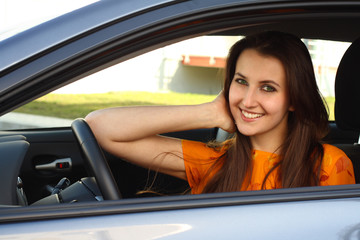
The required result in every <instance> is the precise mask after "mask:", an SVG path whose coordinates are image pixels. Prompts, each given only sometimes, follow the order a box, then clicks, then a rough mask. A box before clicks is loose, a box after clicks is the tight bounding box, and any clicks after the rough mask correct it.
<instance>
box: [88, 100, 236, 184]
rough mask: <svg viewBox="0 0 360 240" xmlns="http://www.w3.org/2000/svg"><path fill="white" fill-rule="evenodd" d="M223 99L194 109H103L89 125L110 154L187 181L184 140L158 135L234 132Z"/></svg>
mask: <svg viewBox="0 0 360 240" xmlns="http://www.w3.org/2000/svg"><path fill="white" fill-rule="evenodd" d="M221 98H223V97H222V94H221V95H219V97H218V98H217V99H216V100H214V101H213V102H211V103H205V104H200V105H190V106H144V107H118V108H109V109H102V110H98V111H95V112H92V113H90V114H89V115H88V116H87V117H86V121H87V122H88V124H89V125H90V127H91V129H92V131H93V132H94V134H95V136H96V138H97V140H98V142H99V144H100V145H101V146H102V147H103V148H104V149H105V150H106V151H108V152H110V153H112V154H114V155H116V156H118V157H120V158H123V159H125V160H127V161H129V162H132V163H134V164H137V165H139V166H142V167H145V168H150V169H153V170H157V171H160V172H163V173H166V174H169V175H173V176H176V177H179V178H182V179H186V174H185V166H184V161H183V158H182V146H181V140H180V139H174V138H168V137H162V136H159V135H158V134H161V133H167V132H176V131H183V130H191V129H198V128H213V127H222V128H224V130H227V131H232V128H233V126H232V120H231V123H229V116H228V113H227V110H226V109H222V108H223V106H222V105H223V104H224V103H223V99H221ZM224 111H225V112H224ZM221 112H223V113H221ZM224 113H226V114H224ZM226 125H228V126H226ZM225 126H226V127H225Z"/></svg>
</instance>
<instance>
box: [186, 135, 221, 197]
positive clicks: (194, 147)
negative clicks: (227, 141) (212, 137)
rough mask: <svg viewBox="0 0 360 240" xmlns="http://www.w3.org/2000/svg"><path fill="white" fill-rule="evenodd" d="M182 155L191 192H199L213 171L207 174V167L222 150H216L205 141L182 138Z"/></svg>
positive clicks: (209, 166)
mask: <svg viewBox="0 0 360 240" xmlns="http://www.w3.org/2000/svg"><path fill="white" fill-rule="evenodd" d="M182 149H183V157H184V164H185V171H186V177H187V181H188V183H189V186H190V187H191V190H192V193H193V194H199V193H201V192H202V190H203V189H204V187H205V185H206V183H207V182H208V180H209V179H210V178H211V177H212V176H213V175H214V173H215V172H214V171H216V169H215V170H214V171H213V172H212V173H211V174H208V171H209V169H210V168H211V167H212V165H213V164H214V163H215V162H216V160H217V159H219V158H220V157H221V155H223V154H224V151H217V150H215V149H213V148H210V147H208V146H207V145H206V144H205V143H202V142H196V141H189V140H182Z"/></svg>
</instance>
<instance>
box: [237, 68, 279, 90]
mask: <svg viewBox="0 0 360 240" xmlns="http://www.w3.org/2000/svg"><path fill="white" fill-rule="evenodd" d="M235 75H237V76H239V77H241V78H245V79H246V78H247V77H246V76H245V75H244V74H241V73H240V72H236V73H235ZM260 83H262V84H268V83H271V84H274V85H276V86H278V87H279V88H280V85H279V84H278V83H277V82H275V81H273V80H263V81H260Z"/></svg>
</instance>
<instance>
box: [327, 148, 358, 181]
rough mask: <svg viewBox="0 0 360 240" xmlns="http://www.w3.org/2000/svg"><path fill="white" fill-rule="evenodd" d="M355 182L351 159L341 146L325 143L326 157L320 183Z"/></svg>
mask: <svg viewBox="0 0 360 240" xmlns="http://www.w3.org/2000/svg"><path fill="white" fill-rule="evenodd" d="M343 184H355V175H354V168H353V165H352V162H351V160H350V159H349V158H348V157H347V156H346V154H345V153H344V152H343V151H342V150H340V149H339V148H337V147H335V146H332V145H329V144H324V159H323V163H322V168H321V174H320V185H321V186H328V185H343Z"/></svg>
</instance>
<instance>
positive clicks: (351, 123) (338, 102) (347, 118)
mask: <svg viewBox="0 0 360 240" xmlns="http://www.w3.org/2000/svg"><path fill="white" fill-rule="evenodd" d="M359 72H360V38H358V39H357V40H355V41H354V42H353V43H352V44H351V45H350V47H349V48H348V49H347V50H346V52H345V54H344V56H343V57H342V59H341V62H340V64H339V67H338V70H337V73H336V78H335V121H336V124H337V125H338V127H339V128H341V129H343V130H353V131H360V74H359Z"/></svg>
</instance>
